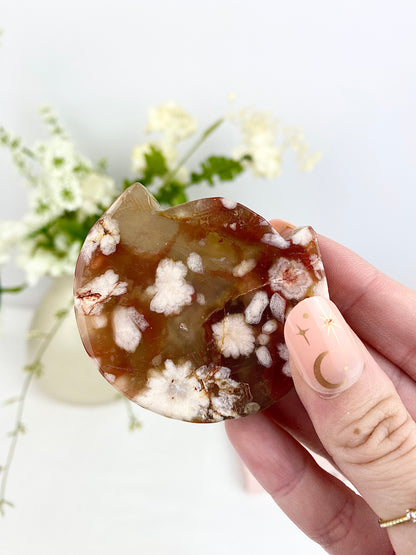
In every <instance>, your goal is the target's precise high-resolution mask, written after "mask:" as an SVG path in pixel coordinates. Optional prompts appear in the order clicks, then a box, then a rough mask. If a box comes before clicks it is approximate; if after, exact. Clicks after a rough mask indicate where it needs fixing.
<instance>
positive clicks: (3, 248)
mask: <svg viewBox="0 0 416 555" xmlns="http://www.w3.org/2000/svg"><path fill="white" fill-rule="evenodd" d="M27 232H28V229H27V227H26V225H25V224H24V223H23V222H14V221H5V222H0V265H2V264H4V263H5V262H7V261H8V260H9V259H10V256H11V252H12V250H13V249H14V248H15V247H17V246H18V245H19V244H20V243H21V241H22V240H23V239H24V236H25V235H26V233H27Z"/></svg>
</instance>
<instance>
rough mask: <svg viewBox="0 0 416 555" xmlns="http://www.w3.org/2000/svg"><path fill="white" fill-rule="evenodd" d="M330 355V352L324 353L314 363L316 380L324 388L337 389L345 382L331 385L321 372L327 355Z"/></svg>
mask: <svg viewBox="0 0 416 555" xmlns="http://www.w3.org/2000/svg"><path fill="white" fill-rule="evenodd" d="M329 353H330V351H324V352H323V353H320V354H319V355H318V356H317V357H316V359H315V362H314V363H313V373H314V374H315V378H316V379H317V381H318V382H319V383H320V384H321V385H322V387H325V388H326V389H337V388H339V387H341V385H342V383H343V382H338V383H331V382H329V381H328V380H326V379H325V378H324V377H323V375H322V371H321V364H322V361H323V360H324V358H325V357H326V355H329Z"/></svg>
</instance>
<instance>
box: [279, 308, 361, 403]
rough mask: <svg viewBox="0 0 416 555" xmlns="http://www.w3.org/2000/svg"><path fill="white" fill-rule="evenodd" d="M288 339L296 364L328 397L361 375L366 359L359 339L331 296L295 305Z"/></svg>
mask: <svg viewBox="0 0 416 555" xmlns="http://www.w3.org/2000/svg"><path fill="white" fill-rule="evenodd" d="M306 323H307V327H306V326H305V324H306ZM285 340H286V344H287V346H288V349H289V354H290V359H291V360H292V361H293V363H294V366H295V368H297V369H298V370H299V372H300V374H301V375H302V376H303V378H304V380H305V381H306V382H307V383H308V384H309V385H310V386H311V387H312V388H313V389H314V390H316V391H317V392H318V393H320V394H321V395H323V396H325V397H328V396H334V395H336V394H338V393H340V392H342V391H344V390H346V389H348V388H349V387H350V386H352V385H353V384H354V383H355V382H356V381H357V380H358V379H359V377H360V375H361V372H362V370H363V366H364V362H363V358H362V355H361V350H360V349H359V346H358V344H357V340H356V338H355V336H354V334H353V333H352V331H351V329H350V328H349V326H348V324H347V323H346V322H345V320H344V318H343V317H342V315H341V313H340V312H339V310H338V308H337V307H336V306H335V304H334V303H332V302H331V301H329V300H328V299H325V298H323V297H311V298H308V299H305V300H304V301H302V302H301V303H299V304H298V305H297V306H295V308H293V309H292V311H291V313H290V314H289V317H288V319H287V321H286V325H285Z"/></svg>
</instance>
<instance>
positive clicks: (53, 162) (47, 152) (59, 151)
mask: <svg viewBox="0 0 416 555" xmlns="http://www.w3.org/2000/svg"><path fill="white" fill-rule="evenodd" d="M33 150H34V153H35V155H36V157H37V159H38V160H39V162H40V163H41V164H42V166H43V168H44V171H45V172H46V173H48V174H49V175H57V176H59V175H63V174H66V173H71V172H72V171H73V170H74V168H75V167H77V166H78V164H79V160H78V158H77V155H76V151H75V146H74V144H73V143H72V142H71V141H69V140H68V139H66V138H64V137H62V136H55V137H52V139H50V140H49V141H46V142H42V143H36V144H35V146H34V148H33Z"/></svg>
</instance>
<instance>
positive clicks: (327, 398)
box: [285, 297, 416, 553]
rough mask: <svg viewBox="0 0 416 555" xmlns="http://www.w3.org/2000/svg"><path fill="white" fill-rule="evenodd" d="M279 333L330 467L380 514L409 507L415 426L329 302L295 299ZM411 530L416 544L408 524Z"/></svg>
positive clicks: (413, 495)
mask: <svg viewBox="0 0 416 555" xmlns="http://www.w3.org/2000/svg"><path fill="white" fill-rule="evenodd" d="M285 339H286V344H287V346H288V349H289V355H290V364H291V369H292V375H293V379H294V383H295V387H296V390H297V392H298V394H299V397H300V399H301V401H302V403H303V405H304V406H305V408H306V410H307V412H308V414H309V416H310V418H311V420H312V423H313V425H314V428H315V430H316V432H317V434H318V436H319V438H320V440H321V442H322V444H323V446H324V447H325V449H326V450H327V451H328V453H329V454H330V455H331V456H332V458H333V459H334V461H335V463H336V464H337V466H338V467H339V468H340V469H341V470H342V472H343V473H344V474H345V476H347V477H348V478H349V480H350V481H351V482H352V483H353V484H354V485H355V487H356V488H357V489H358V490H359V491H360V493H361V494H362V495H363V497H364V499H365V500H366V501H367V502H368V503H369V505H370V506H371V507H372V508H373V510H374V511H375V513H376V514H377V515H379V516H380V517H382V518H394V517H395V516H400V515H402V514H403V513H404V511H405V509H406V508H412V507H413V505H414V504H415V502H416V472H415V469H416V424H415V422H414V421H413V420H412V418H411V417H410V415H409V413H408V412H407V410H406V409H405V407H404V405H403V403H402V402H401V400H400V397H399V395H398V394H397V392H396V390H395V388H394V386H393V384H392V382H391V380H390V379H389V378H388V377H387V375H386V374H385V373H384V372H383V371H382V370H381V369H380V368H379V366H378V365H377V363H376V362H375V361H374V359H373V358H372V357H371V356H370V355H369V353H368V352H367V351H366V350H365V349H364V347H363V345H362V344H361V343H360V342H359V340H358V339H357V338H356V336H354V334H353V332H352V331H351V329H350V328H349V327H348V325H347V324H346V322H345V320H344V319H343V317H342V315H341V313H340V312H339V311H338V309H337V308H336V306H335V305H334V304H333V303H331V302H330V301H328V300H327V299H323V298H321V297H312V298H309V299H306V300H304V301H302V302H300V303H299V304H298V305H296V307H295V308H294V309H293V310H292V311H291V313H290V314H289V316H288V319H287V321H286V325H285ZM400 532H401V531H400ZM400 532H399V533H400ZM397 533H398V532H397V531H396V530H394V531H392V532H391V534H393V535H394V534H397ZM408 534H409V533H408ZM412 534H413V536H414V537H413V536H412V541H413V542H416V528H415V529H414V530H410V535H412ZM400 537H407V536H406V534H404V535H403V533H402V535H401V536H400ZM397 551H398V552H399V553H400V552H403V553H404V552H405V551H403V550H402V551H400V550H397Z"/></svg>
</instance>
